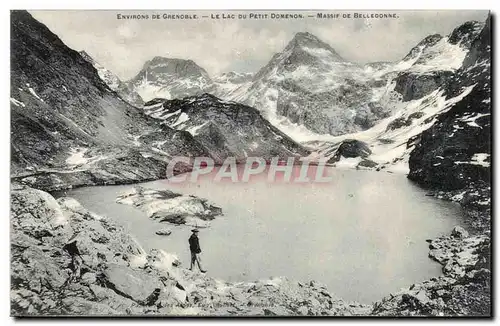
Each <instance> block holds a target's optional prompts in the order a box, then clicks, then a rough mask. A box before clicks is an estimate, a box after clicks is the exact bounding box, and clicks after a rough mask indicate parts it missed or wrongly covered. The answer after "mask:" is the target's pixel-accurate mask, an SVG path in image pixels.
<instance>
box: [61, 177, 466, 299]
mask: <svg viewBox="0 0 500 326" xmlns="http://www.w3.org/2000/svg"><path fill="white" fill-rule="evenodd" d="M328 173H329V175H332V176H333V181H332V182H330V183H328V184H300V185H298V184H283V183H281V184H280V183H273V184H271V183H268V182H267V180H266V178H264V177H262V178H253V179H252V182H251V183H250V184H243V183H237V184H233V183H215V182H213V181H212V178H210V177H208V176H207V177H206V178H203V179H200V181H199V182H198V183H189V182H188V183H182V184H171V183H168V182H167V181H162V180H160V181H154V182H147V183H141V184H140V185H141V186H143V187H147V188H154V189H170V190H174V191H177V192H182V193H186V194H192V195H196V196H200V197H204V198H207V199H209V200H210V201H212V202H213V203H215V204H216V205H218V206H220V207H222V209H223V212H224V216H221V217H217V218H216V219H215V220H214V221H212V222H211V226H210V228H208V229H201V232H200V233H199V237H200V244H201V248H202V251H203V253H202V259H203V263H204V267H205V269H207V270H208V275H210V276H212V277H215V278H220V279H224V280H227V281H243V280H258V279H265V278H269V277H272V276H286V277H288V278H290V279H293V280H299V281H309V280H316V281H319V282H320V283H323V284H325V285H326V286H327V287H328V290H329V291H330V292H331V293H332V294H334V295H336V296H338V297H340V298H343V299H345V300H353V301H358V302H361V303H370V302H372V301H375V300H378V299H380V298H382V297H383V296H384V295H388V294H389V293H391V292H394V291H397V290H399V289H400V288H402V287H407V286H409V285H411V284H412V283H415V282H418V281H422V280H425V279H428V278H431V277H434V276H438V275H440V274H441V267H440V265H439V264H437V263H435V262H433V261H431V260H430V259H429V258H428V256H427V255H428V244H427V243H426V241H425V240H426V239H430V238H434V237H437V236H439V235H441V234H447V233H449V232H450V230H451V229H452V228H453V226H455V225H460V223H461V222H460V221H461V217H462V211H461V209H460V207H459V206H458V205H457V204H454V203H450V202H445V201H440V200H436V199H434V198H432V197H427V196H425V191H424V190H422V189H420V188H419V187H417V186H415V185H414V184H412V183H411V182H410V181H408V180H407V179H406V177H405V176H403V175H397V174H389V173H383V172H373V171H355V170H339V169H331V170H329V171H328ZM131 187H133V185H123V186H104V187H87V188H79V189H75V190H70V191H67V192H66V195H67V196H71V197H74V198H76V199H77V200H78V201H80V202H81V203H82V204H83V205H84V206H85V207H86V208H88V209H90V210H92V211H94V212H96V213H98V214H101V215H104V216H107V217H109V218H112V219H113V220H115V221H116V222H118V223H119V224H121V225H122V226H124V227H125V228H127V229H128V230H129V231H130V233H131V234H132V235H133V236H134V237H135V238H136V239H137V240H138V241H139V242H140V243H141V245H142V246H143V247H144V249H146V250H149V249H152V248H158V249H163V250H165V251H167V252H171V253H175V254H177V256H178V257H179V258H180V260H181V261H182V264H183V266H185V267H189V259H190V258H189V248H188V242H187V239H188V237H189V236H190V234H191V232H190V230H191V229H192V227H189V226H173V225H169V224H163V223H159V222H156V221H153V220H150V219H148V218H147V217H146V216H145V214H144V213H143V212H141V211H140V210H138V209H135V208H133V207H132V206H128V205H123V204H117V203H116V202H115V199H116V196H117V195H118V194H120V193H121V192H123V191H125V190H128V189H130V188H131ZM165 227H169V228H171V229H172V231H173V232H172V235H170V236H168V237H165V236H158V235H155V231H157V230H158V229H160V228H165Z"/></svg>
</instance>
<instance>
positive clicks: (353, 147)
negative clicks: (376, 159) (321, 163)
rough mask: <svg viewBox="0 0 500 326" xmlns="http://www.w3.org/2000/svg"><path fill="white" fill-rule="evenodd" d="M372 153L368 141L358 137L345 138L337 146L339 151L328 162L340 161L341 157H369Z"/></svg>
mask: <svg viewBox="0 0 500 326" xmlns="http://www.w3.org/2000/svg"><path fill="white" fill-rule="evenodd" d="M371 153H372V151H371V149H370V147H369V146H368V144H367V143H365V142H362V141H359V140H356V139H345V140H344V141H342V143H341V144H340V145H339V147H338V148H337V151H336V152H335V154H334V155H333V156H332V158H331V159H330V160H329V161H328V163H334V162H338V161H339V160H340V158H341V157H346V158H352V157H362V158H365V157H368V156H369V155H370V154H371Z"/></svg>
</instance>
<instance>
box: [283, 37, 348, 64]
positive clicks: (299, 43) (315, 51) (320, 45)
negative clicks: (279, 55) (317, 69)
mask: <svg viewBox="0 0 500 326" xmlns="http://www.w3.org/2000/svg"><path fill="white" fill-rule="evenodd" d="M287 51H289V52H292V53H293V52H296V51H299V52H302V51H306V52H308V53H310V54H312V55H314V56H317V55H320V56H325V55H329V56H331V57H332V59H334V60H335V61H345V60H344V59H343V58H342V57H341V56H340V55H339V54H338V53H337V52H336V51H335V50H334V49H333V48H332V47H331V46H330V45H329V44H328V43H325V42H323V41H322V40H320V39H319V38H318V37H317V36H315V35H313V34H311V33H309V32H298V33H297V34H295V36H294V37H293V39H292V40H291V41H290V43H288V45H287V47H286V48H285V52H287Z"/></svg>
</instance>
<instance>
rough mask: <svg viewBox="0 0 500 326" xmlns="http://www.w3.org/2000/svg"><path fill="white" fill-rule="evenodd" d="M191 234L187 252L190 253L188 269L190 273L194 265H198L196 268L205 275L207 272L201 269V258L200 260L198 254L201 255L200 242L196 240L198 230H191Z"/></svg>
mask: <svg viewBox="0 0 500 326" xmlns="http://www.w3.org/2000/svg"><path fill="white" fill-rule="evenodd" d="M191 232H193V234H191V236H190V237H189V250H190V251H191V267H189V270H190V271H192V270H193V267H194V266H195V264H196V263H197V264H198V268H199V269H200V272H202V273H206V272H207V271H206V270H204V269H203V267H201V258H200V253H201V248H200V241H199V239H198V232H199V231H198V229H193V230H191Z"/></svg>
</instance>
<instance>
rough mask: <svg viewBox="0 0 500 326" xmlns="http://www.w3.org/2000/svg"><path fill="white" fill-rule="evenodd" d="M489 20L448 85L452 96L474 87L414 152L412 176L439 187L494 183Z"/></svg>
mask: <svg viewBox="0 0 500 326" xmlns="http://www.w3.org/2000/svg"><path fill="white" fill-rule="evenodd" d="M490 39H491V35H490V19H489V18H488V20H487V22H486V25H485V26H484V28H483V30H482V31H481V33H480V34H479V36H478V37H477V38H476V39H475V40H474V41H473V42H472V43H471V51H470V52H469V53H468V55H467V56H466V58H465V59H464V62H463V65H462V68H460V69H459V70H458V71H457V72H456V73H455V74H454V75H453V77H452V78H450V81H449V85H448V86H447V87H446V88H445V92H446V96H447V98H451V97H455V96H457V95H459V94H460V93H461V92H463V91H464V90H465V89H466V88H467V87H473V88H472V90H471V91H470V92H469V93H468V95H466V96H465V97H464V98H463V99H462V100H461V101H459V102H457V103H456V104H455V105H453V106H452V107H451V108H450V109H449V110H448V111H446V112H445V113H443V114H441V115H440V116H439V117H438V118H437V121H436V123H435V124H434V125H433V126H432V127H430V128H429V129H428V130H426V131H424V132H423V133H422V134H421V135H420V137H419V138H418V139H417V141H416V146H415V149H414V150H413V151H412V152H411V154H410V160H409V166H410V173H409V175H408V178H410V179H411V180H414V181H417V182H418V183H420V184H422V185H424V186H428V187H434V188H439V189H445V190H452V189H461V188H464V187H465V186H466V185H467V184H469V183H471V182H475V181H483V182H486V183H490V177H491V175H490V154H491V118H490V114H491V107H490V106H491V102H490V101H491V86H490V74H491V70H490V69H491V68H490V44H491V42H490V41H491V40H490Z"/></svg>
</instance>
